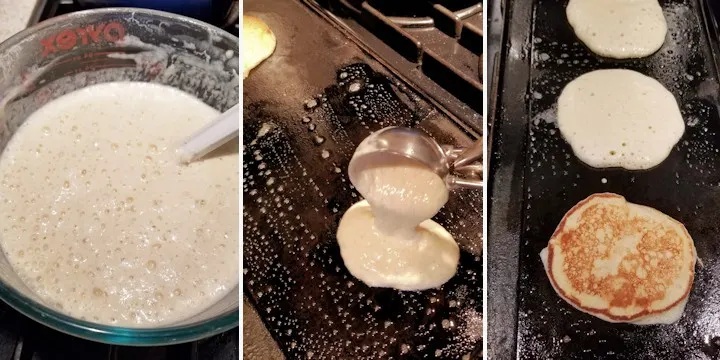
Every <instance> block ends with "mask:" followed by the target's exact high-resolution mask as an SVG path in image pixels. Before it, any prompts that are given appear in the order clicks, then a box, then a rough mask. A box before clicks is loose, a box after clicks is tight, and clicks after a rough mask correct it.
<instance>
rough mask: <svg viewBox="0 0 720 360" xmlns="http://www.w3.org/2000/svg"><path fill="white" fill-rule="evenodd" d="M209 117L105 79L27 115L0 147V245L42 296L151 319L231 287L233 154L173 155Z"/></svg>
mask: <svg viewBox="0 0 720 360" xmlns="http://www.w3.org/2000/svg"><path fill="white" fill-rule="evenodd" d="M217 115H218V112H217V111H216V110H214V109H213V108H211V107H209V106H207V105H205V104H204V103H202V102H201V101H200V100H198V99H196V98H194V97H192V96H190V95H188V94H185V93H183V92H180V91H178V90H175V89H173V88H171V87H166V86H161V85H155V84H148V83H107V84H101V85H95V86H90V87H87V88H84V89H81V90H78V91H76V92H73V93H69V94H67V95H64V96H62V97H60V98H58V99H56V100H54V101H52V102H50V103H48V104H46V105H45V106H43V107H41V108H40V109H38V110H37V111H36V112H35V113H33V114H32V115H31V116H30V117H29V118H28V119H27V121H26V122H25V123H24V124H23V125H22V126H21V127H20V129H19V130H18V132H17V133H16V134H15V135H14V136H13V138H12V139H11V140H10V143H9V144H8V146H7V148H6V149H5V151H4V152H3V153H2V155H1V157H0V179H1V182H0V217H1V218H2V219H3V222H2V226H1V230H2V231H1V233H0V236H1V242H2V249H3V251H4V253H5V255H6V256H7V258H8V260H9V261H10V263H11V264H12V266H13V268H14V269H15V270H16V271H17V273H18V274H19V275H20V277H21V278H22V279H23V281H24V282H25V283H26V284H27V285H28V286H29V287H30V288H31V289H32V290H33V291H34V292H36V293H37V294H38V295H39V297H40V299H41V300H43V301H44V302H45V303H47V304H48V305H49V306H51V307H54V308H56V309H57V310H59V311H61V312H64V313H66V314H68V315H71V316H74V317H77V318H82V319H87V320H88V321H93V322H98V323H104V324H111V325H120V326H132V327H153V326H157V325H163V324H168V323H173V322H176V321H179V320H182V319H185V318H187V317H189V316H192V315H194V314H196V313H198V312H200V311H202V310H204V309H205V308H207V307H208V306H210V305H212V304H213V303H215V302H216V301H217V300H219V299H220V298H222V297H223V296H225V295H226V294H227V293H228V292H229V291H230V290H231V289H233V288H235V287H236V286H237V284H238V280H239V274H238V271H239V264H238V254H237V248H238V216H239V213H238V189H237V187H238V152H237V149H236V148H237V144H234V147H235V149H232V148H231V149H230V150H232V151H229V152H227V154H225V155H222V156H216V157H212V156H210V157H209V158H207V159H205V160H203V161H198V162H196V163H193V164H190V165H188V166H185V165H179V164H178V162H177V161H176V157H175V148H176V146H178V144H180V143H181V142H182V140H184V139H185V137H187V136H188V134H192V133H194V132H195V131H196V130H197V129H198V128H201V127H202V126H203V125H204V124H206V123H207V122H208V121H211V120H212V119H213V118H215V117H216V116H217Z"/></svg>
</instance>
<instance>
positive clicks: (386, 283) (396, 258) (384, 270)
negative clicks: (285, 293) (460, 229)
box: [337, 155, 460, 290]
mask: <svg viewBox="0 0 720 360" xmlns="http://www.w3.org/2000/svg"><path fill="white" fill-rule="evenodd" d="M369 156H372V159H369V158H368V157H369ZM352 161H358V160H357V158H356V157H354V158H353V160H351V162H352ZM363 161H364V164H365V165H363V166H364V168H363V169H362V171H360V173H359V174H358V176H357V178H356V179H353V184H354V185H355V187H356V188H357V189H358V191H359V192H360V193H361V194H362V195H363V196H364V197H365V198H366V199H367V201H361V202H359V203H356V204H355V205H353V206H352V207H351V208H350V209H349V210H348V211H347V212H346V213H345V214H344V215H343V218H342V220H341V221H340V226H339V228H338V233H337V240H338V244H339V245H340V253H341V255H342V258H343V261H344V262H345V266H346V267H347V268H348V270H349V271H350V273H351V274H352V275H353V276H355V277H356V278H358V279H360V280H362V281H363V282H364V283H365V284H367V285H369V286H375V287H392V288H395V289H399V290H424V289H429V288H434V287H438V286H440V285H442V284H444V283H445V282H447V281H448V280H450V278H452V277H453V275H455V271H456V269H457V265H458V261H459V259H460V249H459V248H458V246H457V244H456V243H455V240H454V239H453V237H452V235H450V234H449V233H448V232H447V231H445V229H443V228H442V226H440V225H439V224H437V223H436V222H434V221H432V220H429V219H430V218H431V217H433V216H435V214H437V212H438V211H440V208H442V207H443V205H445V203H446V202H447V199H448V190H447V187H446V185H445V182H444V181H443V179H442V178H440V176H438V175H437V174H435V173H434V172H432V171H431V170H429V169H428V168H426V167H424V166H422V165H420V164H419V163H417V162H416V161H414V160H410V159H406V158H404V157H400V156H392V155H379V156H374V155H366V157H365V158H363Z"/></svg>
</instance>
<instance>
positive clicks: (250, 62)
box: [242, 15, 277, 78]
mask: <svg viewBox="0 0 720 360" xmlns="http://www.w3.org/2000/svg"><path fill="white" fill-rule="evenodd" d="M276 42H277V40H276V39H275V34H273V32H272V30H270V27H269V26H268V25H267V24H266V23H265V22H264V21H262V19H260V18H258V17H255V16H250V15H243V49H242V53H243V78H246V77H248V75H249V74H250V70H252V69H254V68H255V67H256V66H258V65H260V63H261V62H263V60H265V59H267V58H268V57H270V55H272V53H273V51H275V44H276Z"/></svg>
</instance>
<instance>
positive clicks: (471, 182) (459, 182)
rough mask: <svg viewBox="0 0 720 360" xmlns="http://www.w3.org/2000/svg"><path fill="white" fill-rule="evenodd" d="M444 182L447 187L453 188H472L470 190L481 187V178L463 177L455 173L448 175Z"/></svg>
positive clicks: (480, 188)
mask: <svg viewBox="0 0 720 360" xmlns="http://www.w3.org/2000/svg"><path fill="white" fill-rule="evenodd" d="M445 183H446V184H447V186H448V189H450V190H455V189H472V190H482V189H483V181H482V179H464V178H461V177H458V176H455V175H450V176H448V177H447V178H446V179H445Z"/></svg>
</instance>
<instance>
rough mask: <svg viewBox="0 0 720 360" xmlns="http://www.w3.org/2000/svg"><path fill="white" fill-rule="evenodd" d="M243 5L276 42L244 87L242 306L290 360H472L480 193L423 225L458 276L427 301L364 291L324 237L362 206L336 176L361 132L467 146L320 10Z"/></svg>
mask: <svg viewBox="0 0 720 360" xmlns="http://www.w3.org/2000/svg"><path fill="white" fill-rule="evenodd" d="M244 5H245V10H244V11H245V13H246V14H250V15H256V16H259V17H261V18H262V19H263V20H264V21H266V22H267V23H268V25H269V26H270V28H271V29H272V30H273V32H274V33H275V35H276V37H277V48H276V50H275V53H274V54H273V55H272V56H271V57H270V58H268V59H267V60H266V61H265V62H263V63H262V64H261V65H260V66H259V67H257V68H256V69H255V70H253V71H252V72H251V74H250V76H249V77H248V78H247V79H246V80H245V81H244V84H243V98H244V103H243V110H244V111H243V195H244V201H243V241H244V244H243V263H244V265H243V273H244V281H243V284H244V295H245V296H246V297H247V298H248V300H249V301H250V302H251V303H252V305H253V306H254V307H255V309H256V310H257V312H258V314H259V315H260V317H261V318H262V320H263V322H264V324H265V326H266V327H267V329H268V330H269V332H270V334H271V335H272V336H273V338H274V339H275V341H276V342H277V344H278V345H279V347H280V349H281V350H282V351H283V353H284V354H285V356H286V357H287V358H288V359H309V358H312V359H389V358H393V359H418V358H431V359H479V358H481V356H482V355H481V354H482V329H483V327H482V308H483V303H482V293H483V282H482V279H483V276H482V192H480V191H458V192H455V193H453V194H452V195H451V199H450V201H449V202H448V204H447V205H446V206H445V207H444V209H443V210H442V211H441V212H440V214H439V215H438V216H436V217H435V219H436V221H438V222H439V223H440V224H442V225H443V226H445V227H446V228H447V229H448V231H450V233H451V234H453V236H454V237H455V239H456V240H457V241H458V243H459V245H460V248H461V260H460V266H459V269H458V273H457V275H456V276H455V277H454V278H453V279H451V280H450V281H449V282H448V283H446V284H445V285H444V286H442V287H441V288H439V289H433V290H428V291H422V292H400V291H395V290H392V289H378V288H369V287H367V286H366V285H364V284H363V283H362V282H360V281H359V280H357V279H355V278H354V277H353V276H352V275H350V273H349V272H348V271H347V269H346V268H345V266H344V265H343V262H342V259H341V257H340V253H339V248H338V246H337V242H336V239H335V233H336V230H337V225H338V222H339V221H340V218H341V216H342V214H343V213H344V212H345V211H346V210H347V209H348V208H349V207H350V206H351V205H352V204H353V203H355V202H357V201H359V200H360V197H359V194H358V193H357V192H356V191H355V190H354V189H353V188H352V186H351V185H350V182H349V180H348V178H347V165H348V162H349V160H350V157H351V156H352V153H353V152H354V150H355V147H356V146H357V145H358V144H359V143H360V141H361V140H362V139H363V138H365V137H366V136H367V135H369V134H370V132H371V131H374V130H379V129H381V128H383V127H385V126H390V125H400V126H411V127H417V128H420V129H422V130H424V131H426V132H428V133H429V134H431V135H432V136H433V137H434V138H435V139H437V140H438V141H439V142H441V143H447V144H455V145H468V144H470V142H471V141H472V140H473V139H476V138H478V137H479V134H477V133H473V132H472V131H471V130H469V129H468V128H466V127H463V126H461V124H460V123H458V122H455V121H454V120H451V119H450V118H449V117H447V116H446V115H445V113H444V112H443V111H440V110H439V109H438V108H436V107H434V106H433V105H431V104H430V103H429V102H428V100H426V99H425V98H424V97H422V96H420V95H419V94H418V93H417V92H416V91H415V90H414V88H413V86H412V85H411V84H409V83H404V82H401V81H400V80H398V78H397V77H395V76H393V75H392V73H391V72H390V71H388V70H387V69H386V68H384V67H383V66H382V65H381V64H380V63H379V62H378V61H376V60H375V59H374V58H373V57H372V56H371V55H370V54H369V53H366V52H364V51H363V50H361V48H360V47H359V46H358V45H357V44H356V43H354V42H353V41H351V40H349V39H348V38H347V37H346V36H345V35H344V34H343V32H341V31H339V30H338V28H336V27H334V26H333V25H332V23H331V22H328V21H326V20H325V19H323V15H322V14H321V13H320V12H315V11H314V10H312V9H311V8H310V7H306V6H304V5H303V4H302V3H300V2H297V1H293V0H278V1H273V2H263V1H259V0H258V1H246V2H245V4H244ZM351 85H353V86H351ZM356 88H357V89H359V90H357V91H355V90H354V89H356ZM351 89H353V90H351Z"/></svg>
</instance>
